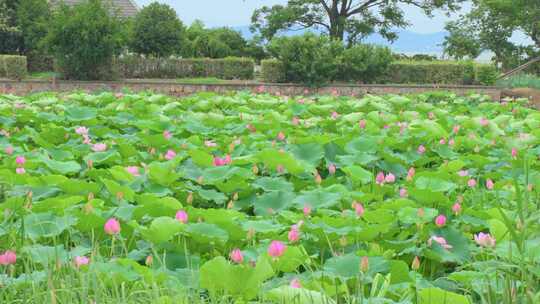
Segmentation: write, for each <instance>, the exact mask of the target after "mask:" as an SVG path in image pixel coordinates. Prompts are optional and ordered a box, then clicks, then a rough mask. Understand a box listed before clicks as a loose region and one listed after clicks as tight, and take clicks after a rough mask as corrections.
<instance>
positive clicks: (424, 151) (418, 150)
mask: <svg viewBox="0 0 540 304" xmlns="http://www.w3.org/2000/svg"><path fill="white" fill-rule="evenodd" d="M416 151H417V152H418V154H424V153H426V147H424V145H420V146H418V149H417V150H416Z"/></svg>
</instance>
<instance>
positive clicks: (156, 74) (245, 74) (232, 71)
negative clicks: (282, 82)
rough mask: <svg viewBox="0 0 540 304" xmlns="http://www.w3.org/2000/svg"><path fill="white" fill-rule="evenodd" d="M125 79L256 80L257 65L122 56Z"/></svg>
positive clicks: (120, 63)
mask: <svg viewBox="0 0 540 304" xmlns="http://www.w3.org/2000/svg"><path fill="white" fill-rule="evenodd" d="M115 66H116V67H117V68H118V73H119V75H120V76H121V77H123V78H161V79H176V78H197V77H213V78H218V79H253V73H254V69H255V63H254V62H253V60H252V59H249V58H237V57H228V58H221V59H209V58H193V59H181V58H143V57H140V56H125V55H124V56H121V57H119V58H118V59H117V60H116V61H115Z"/></svg>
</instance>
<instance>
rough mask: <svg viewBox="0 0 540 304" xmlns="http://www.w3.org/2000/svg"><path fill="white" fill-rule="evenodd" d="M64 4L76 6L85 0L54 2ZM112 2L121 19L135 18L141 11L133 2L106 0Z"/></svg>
mask: <svg viewBox="0 0 540 304" xmlns="http://www.w3.org/2000/svg"><path fill="white" fill-rule="evenodd" d="M62 1H63V2H64V3H65V4H67V5H76V4H79V3H81V2H83V1H84V0H53V1H52V2H53V3H60V2H62ZM104 1H111V3H112V6H113V8H114V9H116V10H118V13H119V15H120V16H121V17H133V16H135V15H136V14H137V12H138V11H139V8H138V6H137V4H135V2H134V1H133V0H104Z"/></svg>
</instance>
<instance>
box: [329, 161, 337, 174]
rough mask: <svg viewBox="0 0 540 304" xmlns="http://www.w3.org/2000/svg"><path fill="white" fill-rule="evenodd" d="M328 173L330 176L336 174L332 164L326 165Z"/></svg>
mask: <svg viewBox="0 0 540 304" xmlns="http://www.w3.org/2000/svg"><path fill="white" fill-rule="evenodd" d="M328 173H329V174H330V175H334V174H336V165H334V164H329V165H328Z"/></svg>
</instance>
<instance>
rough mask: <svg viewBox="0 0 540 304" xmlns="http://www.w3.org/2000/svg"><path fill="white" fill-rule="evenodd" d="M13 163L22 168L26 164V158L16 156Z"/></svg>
mask: <svg viewBox="0 0 540 304" xmlns="http://www.w3.org/2000/svg"><path fill="white" fill-rule="evenodd" d="M15 162H16V163H17V165H18V166H19V167H22V166H24V163H26V158H25V157H24V156H22V155H19V156H17V158H15Z"/></svg>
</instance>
